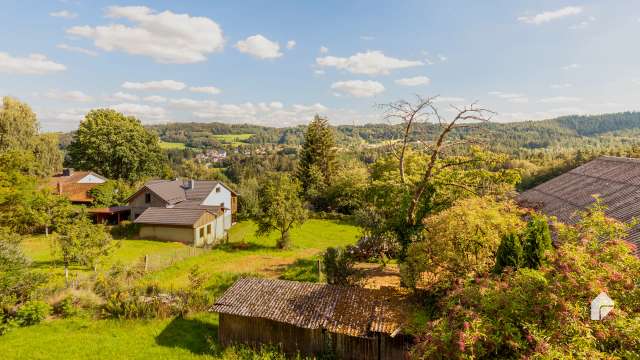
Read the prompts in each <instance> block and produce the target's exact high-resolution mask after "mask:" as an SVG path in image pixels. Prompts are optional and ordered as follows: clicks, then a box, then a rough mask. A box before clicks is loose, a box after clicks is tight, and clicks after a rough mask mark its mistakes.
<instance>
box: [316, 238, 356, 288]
mask: <svg viewBox="0 0 640 360" xmlns="http://www.w3.org/2000/svg"><path fill="white" fill-rule="evenodd" d="M322 265H323V269H324V273H325V275H326V276H327V283H329V284H334V285H351V284H353V282H354V281H355V280H356V279H355V277H356V275H357V270H356V269H355V267H354V266H353V265H354V261H353V259H352V258H351V256H350V254H349V253H348V252H347V251H346V250H345V249H344V248H343V247H335V248H334V247H330V248H327V250H326V251H325V252H324V254H323V256H322Z"/></svg>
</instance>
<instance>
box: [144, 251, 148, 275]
mask: <svg viewBox="0 0 640 360" xmlns="http://www.w3.org/2000/svg"><path fill="white" fill-rule="evenodd" d="M147 270H149V255H148V254H147V255H145V256H144V272H147Z"/></svg>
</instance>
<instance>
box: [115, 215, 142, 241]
mask: <svg viewBox="0 0 640 360" xmlns="http://www.w3.org/2000/svg"><path fill="white" fill-rule="evenodd" d="M139 233H140V224H134V223H133V222H131V221H128V220H125V221H122V222H120V224H118V225H116V226H113V227H112V228H111V236H113V237H114V238H116V239H135V238H136V237H138V234H139Z"/></svg>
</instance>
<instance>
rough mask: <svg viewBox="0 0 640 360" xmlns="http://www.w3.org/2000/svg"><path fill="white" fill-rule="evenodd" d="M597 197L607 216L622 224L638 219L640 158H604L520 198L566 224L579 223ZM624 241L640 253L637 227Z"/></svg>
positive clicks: (550, 181) (531, 190) (639, 210)
mask: <svg viewBox="0 0 640 360" xmlns="http://www.w3.org/2000/svg"><path fill="white" fill-rule="evenodd" d="M593 195H599V197H600V199H601V200H602V203H603V205H605V206H606V207H607V211H606V213H607V215H608V216H610V217H612V218H614V219H617V220H619V221H623V222H629V221H631V220H632V219H633V218H635V217H640V159H631V158H620V157H612V156H603V157H600V158H598V159H595V160H593V161H590V162H588V163H586V164H584V165H582V166H579V167H577V168H575V169H573V170H571V171H569V172H567V173H565V174H562V175H560V176H558V177H555V178H553V179H551V180H549V181H547V182H545V183H543V184H540V185H538V186H536V187H534V188H533V189H530V190H527V191H525V192H523V193H522V194H520V195H519V197H518V200H519V202H520V204H521V205H523V206H526V207H531V208H535V209H537V210H540V211H542V212H543V213H545V214H547V215H551V216H556V217H557V218H558V220H560V221H562V222H566V223H569V224H572V223H575V222H576V221H578V218H577V217H576V216H575V213H576V211H578V210H584V209H586V208H587V207H589V205H591V204H592V203H593V202H594V198H593ZM627 240H628V241H629V242H631V243H633V244H635V245H636V254H640V248H639V246H640V225H639V226H636V227H635V228H633V229H632V230H631V231H630V233H629V237H628V238H627Z"/></svg>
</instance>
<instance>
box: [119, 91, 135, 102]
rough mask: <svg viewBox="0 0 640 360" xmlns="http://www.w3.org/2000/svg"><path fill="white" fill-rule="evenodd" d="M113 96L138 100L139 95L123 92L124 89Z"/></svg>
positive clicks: (125, 99) (120, 98)
mask: <svg viewBox="0 0 640 360" xmlns="http://www.w3.org/2000/svg"><path fill="white" fill-rule="evenodd" d="M113 97H114V98H115V99H118V100H124V101H137V100H138V96H137V95H133V94H129V93H125V92H122V91H118V92H117V93H115V94H113Z"/></svg>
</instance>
